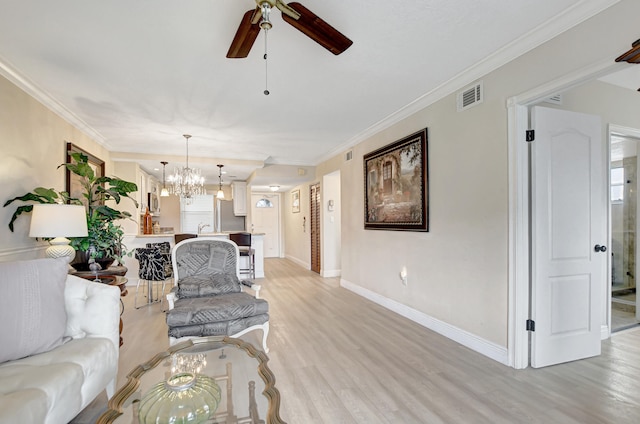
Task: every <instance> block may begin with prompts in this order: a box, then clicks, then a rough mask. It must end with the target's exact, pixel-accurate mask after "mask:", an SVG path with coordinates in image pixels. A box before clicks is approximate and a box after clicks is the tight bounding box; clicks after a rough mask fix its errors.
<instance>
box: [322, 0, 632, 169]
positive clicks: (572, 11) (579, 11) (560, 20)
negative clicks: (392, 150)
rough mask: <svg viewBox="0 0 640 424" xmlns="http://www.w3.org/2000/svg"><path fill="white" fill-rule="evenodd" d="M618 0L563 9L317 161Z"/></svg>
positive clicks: (585, 2) (592, 1)
mask: <svg viewBox="0 0 640 424" xmlns="http://www.w3.org/2000/svg"><path fill="white" fill-rule="evenodd" d="M619 1H620V0H582V1H581V2H579V3H577V4H575V5H574V6H573V7H570V8H569V9H567V10H565V11H564V12H563V13H560V14H558V15H557V16H555V17H553V18H552V19H550V20H548V21H546V22H544V23H543V24H541V25H539V26H538V27H537V28H534V29H533V30H531V31H529V32H528V33H526V34H524V35H523V36H521V37H519V38H516V39H515V40H513V41H512V42H511V43H509V44H507V45H506V46H504V47H502V48H501V49H499V50H497V51H496V52H495V53H493V54H491V55H489V56H487V57H486V58H485V59H484V60H482V61H480V62H478V63H477V64H476V65H474V66H472V67H471V68H468V69H466V70H465V71H463V72H461V73H459V74H457V75H456V76H454V77H453V78H451V79H450V80H448V81H446V82H444V83H443V84H441V85H439V86H438V87H436V88H434V89H433V90H431V91H429V92H427V93H425V94H423V95H422V96H420V97H418V98H417V99H415V100H414V101H412V102H411V103H409V104H407V105H406V106H404V107H402V108H400V109H399V110H397V111H396V112H394V113H392V114H391V115H389V116H387V117H386V118H383V119H382V120H380V121H378V122H377V123H375V124H373V125H372V126H370V127H369V128H367V129H365V130H364V131H362V132H361V133H359V134H357V135H355V136H354V137H352V138H351V139H349V140H347V141H346V142H345V143H343V144H341V145H339V146H338V147H336V148H334V149H332V150H331V151H330V152H328V153H327V154H325V155H323V156H322V157H321V158H320V159H319V161H318V162H317V163H316V165H317V164H320V163H322V162H324V161H326V160H329V159H331V158H332V157H334V156H336V155H338V154H341V153H342V152H344V151H346V150H348V149H350V148H352V147H353V146H355V145H357V144H359V143H361V142H363V141H365V140H366V139H368V138H370V137H372V136H374V135H375V134H377V133H379V132H381V131H383V130H385V129H387V128H389V127H391V126H392V125H394V124H396V123H398V122H400V121H402V120H403V119H406V118H408V117H409V116H411V115H413V114H414V113H416V112H419V111H420V110H422V109H424V108H426V107H428V106H431V105H432V104H434V103H435V102H437V101H438V100H441V99H443V98H444V97H446V96H448V95H450V94H453V93H455V92H456V91H458V90H460V89H462V88H464V87H466V86H468V85H470V84H472V83H473V82H475V81H477V80H478V79H480V78H482V77H484V76H485V75H487V74H489V73H491V72H492V71H494V70H496V69H498V68H499V67H501V66H503V65H505V64H507V63H509V62H511V61H512V60H514V59H516V58H518V57H519V56H522V55H523V54H525V53H527V52H529V51H531V50H533V49H534V48H536V47H538V46H540V45H541V44H543V43H545V42H547V41H549V40H551V39H553V38H554V37H557V36H558V35H560V34H562V33H563V32H565V31H567V30H569V29H571V28H573V27H575V26H576V25H578V24H580V23H582V22H584V21H586V20H587V19H589V18H591V17H593V16H595V15H597V14H598V13H600V12H602V11H603V10H605V9H607V8H609V7H611V6H613V5H614V4H616V3H618V2H619Z"/></svg>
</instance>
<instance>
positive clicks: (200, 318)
mask: <svg viewBox="0 0 640 424" xmlns="http://www.w3.org/2000/svg"><path fill="white" fill-rule="evenodd" d="M268 312H269V304H268V303H267V301H266V300H264V299H256V298H255V297H253V296H251V295H250V294H248V293H244V292H241V293H229V294H225V295H223V296H211V297H197V298H187V299H180V300H178V301H177V302H175V307H174V308H173V309H171V310H170V311H169V312H168V313H167V325H168V327H169V335H170V336H171V337H184V336H196V335H197V336H213V335H222V334H224V335H229V334H234V333H237V332H238V331H240V330H243V329H245V328H247V327H249V326H252V325H261V324H264V323H265V322H267V321H268V320H269V315H268Z"/></svg>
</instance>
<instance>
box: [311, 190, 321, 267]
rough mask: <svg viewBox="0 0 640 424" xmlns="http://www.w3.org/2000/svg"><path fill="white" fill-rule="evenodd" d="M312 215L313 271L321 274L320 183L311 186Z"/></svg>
mask: <svg viewBox="0 0 640 424" xmlns="http://www.w3.org/2000/svg"><path fill="white" fill-rule="evenodd" d="M309 192H310V197H309V199H310V202H311V204H310V215H311V223H310V225H311V271H313V272H317V273H318V274H320V266H321V264H320V183H316V184H313V185H311V186H310V187H309Z"/></svg>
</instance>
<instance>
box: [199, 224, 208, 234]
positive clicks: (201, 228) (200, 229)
mask: <svg viewBox="0 0 640 424" xmlns="http://www.w3.org/2000/svg"><path fill="white" fill-rule="evenodd" d="M207 227H211V225H209V224H205V223H202V222H201V223H200V224H198V234H200V233H202V230H203V229H204V228H207Z"/></svg>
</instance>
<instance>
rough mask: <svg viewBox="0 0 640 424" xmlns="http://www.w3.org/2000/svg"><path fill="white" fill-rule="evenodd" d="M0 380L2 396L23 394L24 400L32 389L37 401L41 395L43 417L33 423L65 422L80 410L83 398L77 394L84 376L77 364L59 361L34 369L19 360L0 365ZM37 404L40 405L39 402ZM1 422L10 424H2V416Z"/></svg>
mask: <svg viewBox="0 0 640 424" xmlns="http://www.w3.org/2000/svg"><path fill="white" fill-rule="evenodd" d="M40 355H49V353H48V352H47V353H42V354H40ZM40 355H38V356H40ZM0 381H2V385H0V386H1V388H0V393H1V394H2V395H11V394H14V393H21V392H22V393H23V395H24V396H25V397H29V394H31V395H34V390H37V392H36V393H35V395H36V396H37V398H38V399H39V398H40V397H41V394H42V393H44V395H45V399H46V404H45V405H46V418H45V419H44V420H41V421H35V422H38V423H66V422H69V421H70V420H71V419H72V418H73V417H74V416H75V415H77V411H80V410H81V404H82V399H81V397H80V396H79V395H78V394H79V393H80V392H81V387H82V383H83V381H84V376H83V375H82V367H81V366H80V365H77V364H73V363H69V362H61V363H52V364H50V365H41V366H36V365H30V364H24V363H21V361H19V360H18V361H13V362H8V363H5V364H3V365H2V366H0ZM14 396H15V395H14ZM36 404H39V401H38V402H36ZM7 413H8V411H7ZM3 414H4V412H2V413H0V417H3ZM0 422H10V421H4V417H3V418H2V419H0ZM19 422H32V421H25V420H20V421H19Z"/></svg>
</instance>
